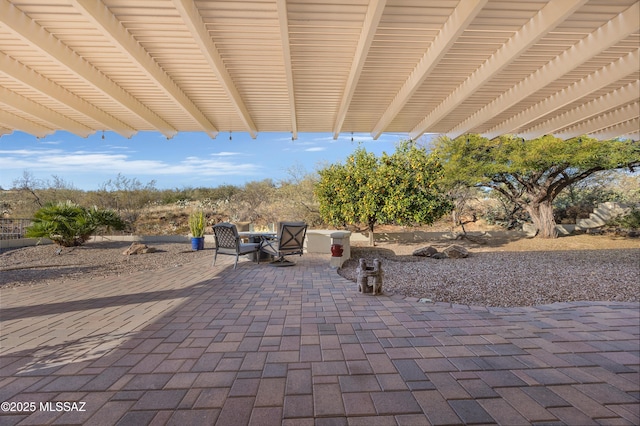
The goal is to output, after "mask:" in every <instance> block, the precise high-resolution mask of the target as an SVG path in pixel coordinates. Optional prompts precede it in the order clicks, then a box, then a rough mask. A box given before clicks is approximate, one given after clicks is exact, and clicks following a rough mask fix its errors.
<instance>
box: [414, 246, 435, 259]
mask: <svg viewBox="0 0 640 426" xmlns="http://www.w3.org/2000/svg"><path fill="white" fill-rule="evenodd" d="M437 252H438V249H437V248H435V247H433V246H427V247H422V248H419V249H416V250H414V251H413V256H421V257H431V256H433V255H434V254H436V253H437Z"/></svg>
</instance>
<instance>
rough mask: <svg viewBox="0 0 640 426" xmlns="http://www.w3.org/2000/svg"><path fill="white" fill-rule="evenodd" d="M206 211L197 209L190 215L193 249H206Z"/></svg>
mask: <svg viewBox="0 0 640 426" xmlns="http://www.w3.org/2000/svg"><path fill="white" fill-rule="evenodd" d="M205 225H206V224H205V219H204V212H203V211H202V210H196V211H194V212H192V213H191V214H190V215H189V230H190V231H191V249H192V250H203V249H204V228H205Z"/></svg>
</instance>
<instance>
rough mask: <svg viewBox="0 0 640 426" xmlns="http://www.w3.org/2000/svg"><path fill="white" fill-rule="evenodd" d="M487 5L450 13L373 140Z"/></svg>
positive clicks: (475, 0)
mask: <svg viewBox="0 0 640 426" xmlns="http://www.w3.org/2000/svg"><path fill="white" fill-rule="evenodd" d="M486 4H487V0H462V1H461V2H460V3H459V4H458V7H456V9H455V10H454V11H453V12H452V13H451V15H450V16H449V18H448V19H447V21H446V22H445V23H444V25H443V26H442V29H441V30H440V32H439V33H438V35H437V36H436V38H435V39H434V40H433V43H431V46H429V48H428V49H427V51H426V52H425V54H424V55H423V56H422V58H420V61H419V62H418V65H416V67H415V69H414V70H413V71H412V72H411V74H410V75H409V78H407V80H406V81H405V82H404V84H403V85H402V87H401V88H400V90H399V91H398V93H397V94H396V95H395V97H394V98H393V101H391V104H390V105H389V106H388V107H387V109H386V110H385V112H384V114H382V117H381V118H380V120H378V122H377V123H376V125H375V126H374V128H373V131H372V132H371V136H373V138H374V139H378V137H380V135H381V134H382V132H384V130H385V129H386V128H387V126H389V124H390V123H391V122H392V121H393V119H394V118H395V117H396V116H397V115H398V114H399V113H400V111H401V110H402V108H403V107H404V106H405V105H406V104H407V102H408V101H409V99H411V96H413V94H414V93H415V92H416V90H418V88H419V87H420V85H421V84H422V83H423V82H424V81H425V80H426V78H427V77H428V76H429V74H430V73H431V72H432V71H433V69H434V68H435V67H436V66H437V65H438V63H439V62H440V61H441V60H442V58H443V57H444V56H445V55H446V53H447V52H448V51H449V49H450V48H451V46H453V44H454V43H455V41H456V40H457V39H458V37H459V36H460V35H461V34H462V33H463V32H464V30H465V29H466V28H467V27H468V26H469V24H470V23H471V22H472V21H473V19H474V18H475V17H476V16H477V15H478V13H480V11H481V10H482V8H483V7H484V6H485V5H486Z"/></svg>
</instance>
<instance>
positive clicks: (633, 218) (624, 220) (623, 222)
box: [607, 208, 640, 229]
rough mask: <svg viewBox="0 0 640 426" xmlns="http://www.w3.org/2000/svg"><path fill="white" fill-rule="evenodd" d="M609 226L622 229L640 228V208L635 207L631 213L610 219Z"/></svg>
mask: <svg viewBox="0 0 640 426" xmlns="http://www.w3.org/2000/svg"><path fill="white" fill-rule="evenodd" d="M607 226H609V227H613V228H622V229H640V209H637V208H633V209H631V210H630V211H629V213H627V214H625V215H622V216H618V217H617V218H615V219H611V220H609V221H608V222H607Z"/></svg>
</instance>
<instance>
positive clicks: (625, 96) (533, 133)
mask: <svg viewBox="0 0 640 426" xmlns="http://www.w3.org/2000/svg"><path fill="white" fill-rule="evenodd" d="M638 93H640V82H638V81H634V82H633V83H630V84H627V85H626V86H624V87H621V88H619V89H617V90H614V91H613V92H611V93H608V94H606V95H604V96H600V97H599V98H597V99H594V100H592V101H591V102H588V103H587V104H585V105H582V106H580V107H579V108H574V109H572V110H571V111H567V112H565V113H564V114H561V115H559V116H557V117H554V118H552V119H550V120H548V121H546V122H544V123H541V124H539V125H538V126H535V127H534V128H531V129H528V130H527V131H526V132H521V133H518V135H519V136H522V137H523V138H525V139H535V138H538V137H540V136H543V135H551V134H555V132H556V131H558V130H560V129H565V128H567V127H570V126H572V125H574V124H575V123H579V122H581V121H584V120H585V119H588V118H590V117H594V116H597V115H598V114H601V113H602V111H609V110H611V109H614V108H619V107H620V106H622V105H626V104H628V103H629V102H633V101H635V100H636V99H638Z"/></svg>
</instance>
